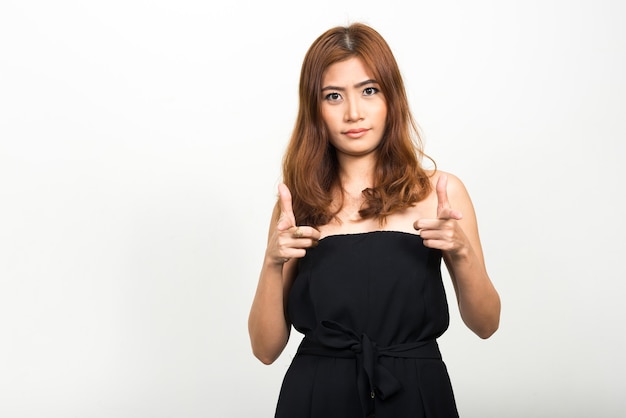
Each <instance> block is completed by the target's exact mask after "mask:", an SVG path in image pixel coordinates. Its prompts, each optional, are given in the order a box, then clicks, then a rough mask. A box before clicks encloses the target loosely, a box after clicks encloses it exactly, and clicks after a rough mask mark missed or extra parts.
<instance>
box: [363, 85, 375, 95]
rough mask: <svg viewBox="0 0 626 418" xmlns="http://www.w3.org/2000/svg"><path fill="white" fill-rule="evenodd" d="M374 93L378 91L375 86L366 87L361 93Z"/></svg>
mask: <svg viewBox="0 0 626 418" xmlns="http://www.w3.org/2000/svg"><path fill="white" fill-rule="evenodd" d="M376 93H378V89H377V88H376V87H366V88H365V90H363V94H364V95H366V96H373V95H374V94H376Z"/></svg>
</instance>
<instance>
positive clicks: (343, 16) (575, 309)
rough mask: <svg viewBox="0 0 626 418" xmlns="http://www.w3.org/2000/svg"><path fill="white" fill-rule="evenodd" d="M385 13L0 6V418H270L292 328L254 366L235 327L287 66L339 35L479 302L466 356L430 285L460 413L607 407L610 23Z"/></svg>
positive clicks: (612, 95)
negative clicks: (456, 239) (449, 188)
mask: <svg viewBox="0 0 626 418" xmlns="http://www.w3.org/2000/svg"><path fill="white" fill-rule="evenodd" d="M408 4H409V2H406V3H405V2H400V1H377V2H372V1H363V0H358V1H357V0H355V1H337V0H332V1H331V0H320V1H316V2H309V3H298V2H288V1H284V2H280V1H277V0H271V1H267V2H259V1H242V0H237V1H229V2H212V1H208V2H207V1H198V0H188V1H173V0H159V1H139V0H123V1H122V0H115V1H107V2H104V1H90V2H86V1H54V2H48V1H10V0H9V1H8V0H3V1H2V3H1V4H0V416H1V417H80V418H96V417H103V418H104V417H106V418H110V417H123V418H136V417H140V418H143V417H146V418H148V417H150V418H152V417H154V418H161V417H185V418H187V417H189V418H196V417H251V416H255V417H270V416H272V415H273V409H274V405H275V402H276V398H277V394H278V390H279V387H280V383H281V379H282V376H283V374H284V372H285V370H286V368H287V366H288V365H289V362H290V359H291V356H292V355H293V353H294V350H295V347H296V344H297V342H298V341H299V337H298V335H297V334H293V339H292V341H291V342H290V344H289V346H288V348H287V350H286V351H285V353H284V354H283V355H282V356H281V357H280V358H279V359H278V360H277V361H276V362H275V363H274V364H273V365H272V366H264V365H262V364H261V363H260V362H258V361H257V360H256V359H254V358H253V356H252V354H251V352H250V348H249V341H248V335H247V315H248V310H249V307H250V303H251V300H252V297H253V293H254V290H255V286H256V280H257V277H258V272H259V268H260V265H261V261H262V259H263V253H264V244H265V239H266V231H267V227H268V222H269V216H270V213H271V208H272V205H273V203H274V200H275V195H276V185H277V183H278V182H279V180H280V177H279V176H280V161H281V157H282V153H283V151H284V148H285V145H286V143H287V139H288V137H289V134H290V132H291V128H292V126H293V122H294V117H295V112H296V106H297V83H298V76H299V70H300V64H301V62H302V58H303V57H304V54H305V52H306V50H307V48H308V46H309V45H310V44H311V42H312V41H313V40H314V39H315V38H316V37H317V36H318V35H319V34H321V33H322V32H323V31H325V30H326V29H328V28H330V27H332V26H335V25H343V24H347V23H350V22H352V21H363V22H365V23H369V24H371V25H372V26H374V27H375V28H376V29H377V30H378V31H379V32H380V33H381V34H382V35H383V36H384V37H385V38H386V39H387V41H388V42H389V44H390V45H391V47H392V50H393V51H394V53H395V54H396V57H397V59H398V62H399V64H400V67H401V70H402V73H403V75H404V77H405V81H406V84H407V88H408V93H409V97H410V100H411V105H412V108H413V111H414V113H415V116H416V118H417V120H418V123H419V124H420V126H421V127H422V129H423V134H424V140H425V143H426V151H427V153H429V154H430V155H432V156H433V157H434V158H435V160H436V161H437V163H438V165H439V167H440V168H441V169H443V170H447V171H451V172H453V173H455V174H457V175H458V176H459V177H461V179H462V180H463V181H464V182H465V184H466V186H467V188H468V189H469V191H470V193H471V195H472V197H473V200H474V203H475V206H476V209H477V213H478V217H479V224H480V228H481V236H482V239H483V245H484V250H485V253H486V257H487V265H488V269H489V272H490V274H491V276H492V279H493V281H494V282H495V284H496V286H497V288H498V290H499V291H500V294H501V296H502V302H503V312H502V321H501V329H500V330H499V331H498V332H497V333H496V335H494V336H493V337H492V338H491V339H489V340H486V341H482V340H480V339H479V338H478V337H476V336H474V335H473V334H472V333H471V332H470V331H469V330H467V328H465V327H464V326H463V325H462V323H461V321H460V319H459V316H458V312H457V309H456V306H455V300H454V297H453V295H452V294H451V293H450V307H451V313H452V320H451V321H452V323H451V326H450V329H449V331H448V333H447V334H446V335H445V336H444V337H443V338H442V339H441V341H440V343H441V347H442V351H443V354H444V358H445V360H446V362H447V364H448V367H449V370H450V374H451V378H452V381H453V385H454V387H455V391H456V396H457V400H458V406H459V409H460V412H461V415H462V416H463V417H476V418H485V417H495V418H508V417H520V418H522V417H523V418H530V417H623V416H625V415H626V397H624V396H623V395H624V390H625V388H626V366H625V364H626V363H625V360H624V352H625V351H626V342H625V339H626V337H625V336H624V319H626V312H625V308H624V296H623V295H624V291H625V290H626V286H625V285H624V280H625V279H626V275H625V273H624V261H623V260H624V257H625V254H624V250H625V249H626V245H625V244H624V235H625V233H626V230H625V229H626V228H625V225H624V213H625V211H626V205H625V203H624V201H623V196H624V192H623V187H624V186H623V183H624V179H626V170H625V168H624V162H623V160H624V157H625V156H626V152H625V151H626V149H625V146H624V142H625V141H626V127H625V123H624V122H625V121H626V118H625V116H626V99H625V98H626V81H625V80H626V77H625V74H626V29H625V27H626V26H625V25H624V21H625V18H626V6H625V5H624V3H623V2H621V1H618V0H615V1H610V0H603V1H597V0H596V1H591V0H584V1H582V0H581V1H565V0H563V1H556V0H547V1H546V0H542V1H539V0H529V1H502V0H482V1H475V2H464V1H460V0H457V1H441V2H423V1H418V2H412V4H413V5H412V6H410V8H409V7H407V5H408ZM446 283H447V286H448V290H450V286H449V280H448V278H447V277H446Z"/></svg>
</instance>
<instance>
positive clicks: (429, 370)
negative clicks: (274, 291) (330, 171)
mask: <svg viewBox="0 0 626 418" xmlns="http://www.w3.org/2000/svg"><path fill="white" fill-rule="evenodd" d="M287 313H288V315H289V319H290V320H291V322H292V324H293V326H294V327H295V329H297V330H298V331H299V332H301V333H303V334H304V338H303V340H302V343H301V344H300V347H299V348H298V352H297V354H296V356H295V357H294V359H293V361H292V363H291V365H290V367H289V370H288V371H287V373H286V375H285V378H284V381H283V385H282V388H281V391H280V396H279V399H278V405H277V408H276V415H275V416H276V417H277V418H363V417H370V416H375V417H376V418H404V417H407V418H408V417H411V418H418V417H445V418H448V417H458V413H457V410H456V404H455V401H454V395H453V393H452V387H451V385H450V379H449V377H448V372H447V370H446V366H445V365H444V363H443V361H442V360H441V354H440V353H439V349H438V346H437V342H436V341H435V339H436V338H437V337H439V336H440V335H441V334H443V332H444V331H445V330H446V329H447V327H448V322H449V315H448V304H447V301H446V295H445V291H444V287H443V283H442V280H441V252H440V251H438V250H433V249H429V248H427V247H425V246H424V245H423V243H422V239H421V237H419V236H418V235H415V234H410V233H404V232H395V231H376V232H366V233H358V234H347V235H331V236H328V237H326V238H323V239H322V240H320V242H319V245H318V246H317V247H315V248H311V249H309V250H308V251H307V254H306V256H305V257H304V258H302V259H301V260H300V264H299V269H298V275H297V277H296V279H295V281H294V283H293V286H292V288H291V291H290V293H289V300H288V305H287Z"/></svg>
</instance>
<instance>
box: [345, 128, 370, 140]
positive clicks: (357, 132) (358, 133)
mask: <svg viewBox="0 0 626 418" xmlns="http://www.w3.org/2000/svg"><path fill="white" fill-rule="evenodd" d="M368 130H369V129H365V128H361V129H350V130H349V131H345V132H344V133H343V134H344V135H346V136H347V137H350V138H353V139H356V138H360V137H362V136H363V135H365V134H366V133H367V131H368Z"/></svg>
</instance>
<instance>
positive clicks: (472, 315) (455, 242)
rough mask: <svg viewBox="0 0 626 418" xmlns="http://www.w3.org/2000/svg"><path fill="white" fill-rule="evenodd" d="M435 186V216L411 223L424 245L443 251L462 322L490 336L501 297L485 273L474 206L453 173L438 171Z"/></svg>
mask: <svg viewBox="0 0 626 418" xmlns="http://www.w3.org/2000/svg"><path fill="white" fill-rule="evenodd" d="M435 188H436V194H437V219H420V220H418V221H416V222H415V223H414V225H413V226H414V228H415V229H417V230H418V231H420V235H421V236H422V239H423V240H424V245H425V246H427V247H430V248H438V249H440V250H441V251H442V253H443V259H444V261H445V263H446V267H447V268H448V271H449V272H450V277H451V278H452V283H453V286H454V290H455V292H456V297H457V301H458V305H459V311H460V313H461V318H462V319H463V322H465V324H466V325H467V327H468V328H469V329H471V330H472V331H473V332H474V333H475V334H476V335H478V336H479V337H480V338H489V337H490V336H491V335H492V334H493V333H494V332H496V330H497V329H498V326H499V323H500V296H499V295H498V292H497V291H496V289H495V287H494V285H493V283H492V282H491V279H490V278H489V275H488V274H487V269H486V267H485V260H484V258H483V252H482V246H481V244H480V237H479V234H478V225H477V221H476V214H475V212H474V206H473V204H472V201H471V199H470V196H469V194H468V192H467V190H466V188H465V186H464V185H463V183H462V182H461V180H459V179H458V178H457V177H456V176H453V175H451V174H447V173H440V174H439V177H438V178H437V183H436V186H435ZM448 196H450V199H448Z"/></svg>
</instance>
